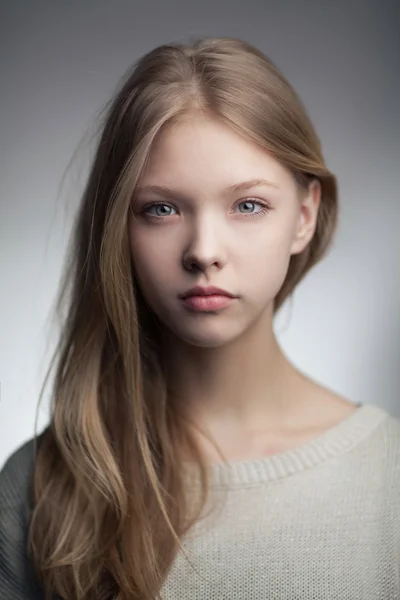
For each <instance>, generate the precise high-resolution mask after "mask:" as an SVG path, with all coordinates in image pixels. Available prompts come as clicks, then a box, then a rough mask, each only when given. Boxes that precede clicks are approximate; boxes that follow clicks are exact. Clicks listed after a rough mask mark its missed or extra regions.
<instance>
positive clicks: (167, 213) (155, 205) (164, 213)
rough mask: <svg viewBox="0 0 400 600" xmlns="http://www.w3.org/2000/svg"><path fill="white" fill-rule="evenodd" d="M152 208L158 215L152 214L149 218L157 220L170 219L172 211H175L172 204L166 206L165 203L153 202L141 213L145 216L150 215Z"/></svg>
mask: <svg viewBox="0 0 400 600" xmlns="http://www.w3.org/2000/svg"><path fill="white" fill-rule="evenodd" d="M152 208H154V209H156V213H155V214H150V215H149V216H151V217H156V218H163V217H169V216H170V215H171V211H172V210H175V209H174V208H173V207H172V206H171V205H170V204H165V202H153V203H152V204H149V205H148V206H145V207H144V209H143V210H142V211H141V212H143V213H144V214H146V215H147V214H149V212H150V210H151V209H152ZM158 209H167V210H158Z"/></svg>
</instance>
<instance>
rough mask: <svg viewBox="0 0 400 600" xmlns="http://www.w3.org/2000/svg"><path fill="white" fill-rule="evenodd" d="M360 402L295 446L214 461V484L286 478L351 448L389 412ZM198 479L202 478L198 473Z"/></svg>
mask: <svg viewBox="0 0 400 600" xmlns="http://www.w3.org/2000/svg"><path fill="white" fill-rule="evenodd" d="M356 406H357V407H358V408H357V410H355V411H354V412H352V413H351V414H350V415H349V416H347V417H345V418H344V419H343V420H342V421H340V422H339V423H336V425H334V426H332V427H331V428H329V429H327V430H325V431H324V432H323V433H321V434H320V435H318V436H317V437H315V438H313V439H311V440H309V441H307V442H305V443H303V444H301V445H300V446H297V447H295V448H290V449H288V450H285V451H283V452H280V453H277V454H272V455H268V456H265V457H261V458H256V459H246V460H238V461H229V462H227V463H224V462H213V463H211V464H210V465H209V473H210V486H211V488H218V487H225V486H226V485H229V487H232V486H233V487H238V486H239V487H243V486H246V487H247V486H252V485H255V484H259V483H267V482H270V481H276V480H278V479H284V478H287V477H289V476H291V475H295V474H296V473H300V472H302V471H305V470H307V469H310V468H312V467H315V466H317V465H319V464H322V463H324V462H326V461H327V460H329V459H330V458H333V457H337V456H339V455H341V454H343V453H345V452H348V451H350V450H351V449H352V448H354V447H355V446H356V445H357V444H359V443H360V442H361V441H362V440H363V439H364V438H365V437H366V436H368V435H369V434H370V433H371V432H372V431H373V430H374V429H375V428H376V427H378V425H380V423H381V422H382V421H383V420H384V419H385V418H386V417H387V416H388V413H387V412H386V411H385V410H383V409H381V408H379V407H378V406H375V405H373V404H360V403H359V404H357V405H356ZM194 479H195V481H197V482H199V479H198V476H197V475H195V476H194Z"/></svg>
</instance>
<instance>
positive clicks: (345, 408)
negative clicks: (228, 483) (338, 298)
mask: <svg viewBox="0 0 400 600" xmlns="http://www.w3.org/2000/svg"><path fill="white" fill-rule="evenodd" d="M254 179H257V180H261V179H262V180H265V181H266V182H268V183H258V184H256V185H252V186H251V187H249V188H248V189H245V188H244V187H243V188H241V189H237V190H236V191H233V190H228V188H229V187H230V186H233V185H235V184H239V183H242V182H248V181H249V180H254ZM145 186H164V187H166V188H169V189H170V190H172V191H173V195H171V196H169V195H167V194H166V193H165V192H155V191H149V190H147V191H146V190H144V189H143V188H144V187H145ZM139 187H140V189H142V190H143V191H138V192H137V193H136V194H135V199H134V203H133V216H131V217H130V222H129V237H130V247H131V252H132V258H133V263H134V268H135V271H136V275H137V278H138V281H139V284H140V286H141V289H142V292H143V294H144V296H145V297H146V299H147V301H148V303H149V305H150V306H151V308H152V310H153V311H154V312H155V313H156V314H157V316H158V318H159V320H160V321H161V323H162V324H163V326H164V329H163V346H162V347H163V351H164V354H165V357H166V361H167V378H168V381H169V385H170V387H171V389H172V390H173V393H174V395H176V397H177V398H179V401H180V402H182V406H184V407H185V410H186V411H187V414H188V416H189V418H190V420H191V421H192V422H193V424H194V426H195V430H196V431H198V432H200V431H201V432H203V434H204V435H203V434H200V433H199V434H198V435H199V441H200V443H201V445H202V448H203V450H204V452H205V454H206V455H207V456H208V457H209V458H210V459H211V460H220V457H219V456H218V455H217V454H216V450H215V448H214V446H213V445H212V444H211V443H210V442H209V441H207V438H209V439H211V440H213V442H216V443H217V444H218V446H219V448H220V450H221V452H222V453H223V456H224V458H225V459H226V460H245V459H251V458H257V457H261V456H265V455H268V454H274V453H278V452H282V451H284V450H286V449H289V448H291V447H296V446H299V445H301V444H302V443H304V442H306V441H307V440H309V439H311V438H313V437H316V436H318V435H319V434H320V433H322V432H323V431H324V430H326V429H328V428H330V427H332V426H334V425H335V424H336V423H338V422H340V421H341V420H342V419H344V418H346V417H347V416H348V415H350V414H351V413H352V412H353V411H354V410H355V409H356V407H355V405H354V404H353V403H352V402H350V401H348V400H347V399H345V398H342V397H341V396H339V395H337V394H335V393H334V392H332V391H331V390H328V389H327V388H325V387H323V386H321V385H320V384H318V383H316V382H315V381H313V380H312V379H311V378H309V377H307V376H305V375H304V374H303V373H301V372H300V371H299V370H298V369H297V368H296V367H295V366H294V365H293V364H292V363H291V362H290V361H289V360H288V358H287V357H286V356H285V355H284V353H283V351H282V349H281V348H280V346H279V343H278V341H277V339H276V337H275V333H274V330H273V313H272V302H273V299H274V297H275V296H276V294H277V293H278V291H279V289H280V287H281V285H282V283H283V281H284V279H285V276H286V273H287V268H288V265H289V260H290V256H291V255H292V254H296V253H300V252H302V250H304V248H305V247H306V246H307V244H308V243H309V242H310V240H311V238H312V236H313V234H314V231H315V226H316V220H317V215H318V210H319V206H320V201H321V190H320V186H319V183H318V182H317V181H316V180H314V181H313V182H311V183H310V185H309V188H308V190H301V189H300V188H299V186H298V184H297V182H296V181H295V179H294V177H293V175H292V174H291V173H290V171H289V170H287V169H286V168H285V167H284V166H282V165H281V164H280V163H279V162H277V161H276V160H275V159H274V158H273V157H272V156H271V155H270V154H269V153H267V152H266V151H265V150H262V149H261V148H259V147H258V146H256V145H255V144H253V143H251V142H249V141H248V140H246V139H245V138H243V137H241V136H240V135H239V134H238V133H236V132H234V131H233V130H232V129H230V128H229V127H228V126H227V125H225V124H224V123H222V122H221V121H220V120H218V119H217V118H215V117H210V116H207V117H206V116H204V115H200V114H198V115H197V114H196V115H194V116H192V118H189V119H186V120H185V121H184V122H182V123H180V124H179V125H175V126H174V127H173V128H170V129H166V130H165V131H164V132H163V133H162V134H161V136H160V137H159V138H158V140H157V142H156V144H155V145H154V146H153V149H152V153H151V156H150V161H149V164H148V167H147V169H146V171H145V173H144V175H143V177H142V179H141V181H140V186H139ZM154 202H157V203H159V205H158V206H157V205H154ZM195 285H201V286H208V285H213V286H217V287H220V288H223V289H225V290H228V291H229V292H232V293H234V294H236V295H237V298H235V299H234V301H233V302H232V303H231V304H230V305H229V306H228V307H226V308H224V309H221V310H218V311H215V312H208V313H204V312H203V313H194V312H191V311H190V310H188V309H187V308H185V307H184V306H183V304H182V301H181V300H180V299H179V298H178V295H179V294H180V293H182V292H184V291H186V290H188V289H190V288H191V287H193V286H195Z"/></svg>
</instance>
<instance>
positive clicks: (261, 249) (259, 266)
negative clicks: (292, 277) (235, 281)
mask: <svg viewBox="0 0 400 600" xmlns="http://www.w3.org/2000/svg"><path fill="white" fill-rule="evenodd" d="M290 248H291V235H290V233H289V232H287V231H284V232H283V233H282V230H281V232H279V233H277V232H272V231H270V232H267V233H265V234H263V235H262V236H261V237H259V238H257V239H253V240H252V241H251V243H249V244H248V245H247V248H246V249H245V250H243V252H242V254H241V258H240V260H241V264H242V268H241V272H242V276H243V277H245V279H246V282H247V286H246V287H247V289H248V290H250V294H251V295H253V294H254V295H258V294H260V293H261V294H264V293H267V294H268V295H273V294H276V293H277V292H278V291H279V289H280V287H281V285H282V283H283V281H284V279H285V277H286V274H287V270H288V266H289V261H290Z"/></svg>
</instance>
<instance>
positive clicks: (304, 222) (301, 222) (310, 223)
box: [290, 179, 321, 254]
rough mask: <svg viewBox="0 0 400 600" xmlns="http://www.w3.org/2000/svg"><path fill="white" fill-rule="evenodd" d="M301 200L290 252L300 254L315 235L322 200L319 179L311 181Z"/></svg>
mask: <svg viewBox="0 0 400 600" xmlns="http://www.w3.org/2000/svg"><path fill="white" fill-rule="evenodd" d="M300 202H301V204H300V209H299V215H298V218H297V222H296V230H295V235H294V238H293V241H292V246H291V250H290V254H300V253H301V252H302V251H303V250H304V248H305V247H306V246H307V244H308V243H309V242H310V241H311V240H312V237H313V235H314V231H315V228H316V226H317V218H318V209H319V205H320V202H321V184H320V182H319V181H318V179H313V180H312V181H311V182H310V183H309V185H308V190H307V191H306V192H305V195H304V194H303V196H302V198H301V200H300Z"/></svg>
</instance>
